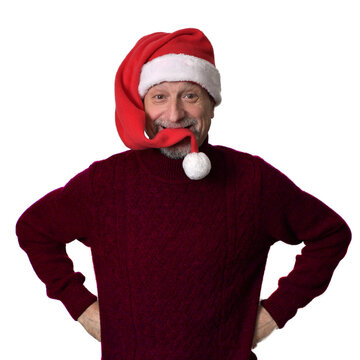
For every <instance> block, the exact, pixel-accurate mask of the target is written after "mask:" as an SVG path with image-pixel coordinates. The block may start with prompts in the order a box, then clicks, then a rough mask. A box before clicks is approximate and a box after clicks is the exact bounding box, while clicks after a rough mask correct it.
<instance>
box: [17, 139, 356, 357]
mask: <svg viewBox="0 0 360 360" xmlns="http://www.w3.org/2000/svg"><path fill="white" fill-rule="evenodd" d="M199 150H200V151H203V152H204V153H206V154H207V156H208V157H209V159H210V161H211V163H212V169H211V172H210V174H209V175H208V176H207V177H206V178H204V179H202V180H198V181H193V180H190V179H189V178H187V176H186V175H185V174H184V171H183V169H182V160H174V159H168V158H167V157H165V156H164V155H162V154H161V153H160V152H159V151H158V150H157V149H147V150H129V151H126V152H123V153H120V154H116V155H113V156H111V157H110V158H108V159H106V160H102V161H96V162H94V163H93V164H92V165H91V166H90V167H89V168H88V169H86V170H84V171H82V172H81V173H79V174H78V175H76V176H75V177H74V178H72V179H71V180H70V181H69V182H68V183H67V184H66V185H65V186H64V187H62V188H59V189H56V190H54V191H52V192H50V193H49V194H47V195H45V196H44V197H43V198H41V199H40V200H38V201H37V202H36V203H35V204H33V205H32V206H30V207H29V208H28V209H27V210H26V211H25V212H24V213H23V214H22V216H21V217H20V219H19V220H18V222H17V225H16V232H17V235H18V238H19V243H20V246H21V247H22V249H24V250H25V251H26V252H27V254H28V256H29V259H30V261H31V263H32V266H33V267H34V270H35V271H36V273H37V275H38V276H39V278H40V279H41V280H42V281H43V282H44V283H45V284H46V288H47V294H48V296H49V297H51V298H54V299H59V300H60V301H62V302H63V304H64V305H65V307H66V308H67V310H68V311H69V313H70V314H71V316H72V317H73V318H74V319H77V318H78V317H79V315H80V314H81V313H82V312H83V311H84V310H85V309H86V308H87V307H88V306H89V305H90V304H91V303H92V302H94V301H95V300H96V296H95V295H93V294H91V293H90V292H89V291H88V290H87V289H86V288H85V287H84V285H83V282H84V276H83V275H82V274H80V273H74V270H73V264H72V262H71V260H70V259H69V257H68V256H67V254H66V243H69V242H70V241H73V240H74V239H78V240H79V241H81V242H83V243H84V244H85V245H86V246H90V247H91V251H92V255H93V262H94V269H95V274H96V279H97V285H98V300H99V305H100V315H101V338H102V343H101V346H102V359H103V360H120V359H121V360H130V359H131V360H177V359H178V360H185V359H187V360H200V359H204V360H205V359H206V360H249V359H256V356H255V354H254V353H253V352H252V351H251V343H252V338H253V333H254V327H255V319H256V312H257V308H258V305H259V301H260V299H259V296H260V289H261V283H262V279H263V273H264V269H265V263H266V258H267V255H268V251H269V248H270V246H271V245H272V244H273V243H275V242H276V241H278V240H282V241H284V242H286V243H288V244H299V243H301V242H304V244H305V246H304V248H303V250H302V253H301V255H300V254H299V255H298V256H297V258H296V263H295V267H294V269H293V270H292V271H291V272H290V274H289V275H288V276H286V277H283V278H281V279H280V280H279V287H278V289H276V290H275V292H274V293H273V294H272V295H271V296H270V297H269V298H268V299H265V300H263V301H262V304H263V306H264V307H265V308H266V309H267V310H268V311H269V313H270V314H271V315H272V317H273V318H274V320H275V321H276V323H277V324H278V326H279V328H282V327H283V326H284V325H285V323H286V322H287V321H288V320H289V319H291V318H292V317H293V316H294V315H295V314H296V311H297V310H298V309H299V308H301V307H304V306H305V305H306V304H308V303H309V302H310V301H311V300H312V299H313V298H314V297H315V296H318V295H320V294H321V293H323V292H324V291H325V289H326V288H327V286H328V284H329V282H330V279H331V276H332V274H333V271H334V269H335V267H336V266H337V264H338V263H339V261H340V260H341V259H342V258H343V257H344V255H345V253H346V251H347V248H348V245H349V242H350V239H351V232H350V229H349V227H348V226H347V224H346V223H345V221H344V220H343V219H342V218H341V217H340V216H339V215H338V214H336V213H335V212H334V211H333V210H331V209H330V208H329V207H328V206H326V205H325V204H324V203H322V202H321V201H320V200H318V199H316V198H315V197H313V196H312V195H310V194H308V193H306V192H304V191H302V190H301V189H299V188H298V187H297V186H296V185H295V184H294V183H293V182H292V181H291V180H289V179H288V178H287V177H286V176H285V175H284V174H282V173H281V172H280V171H279V170H277V169H275V168H274V167H272V166H271V165H270V164H268V163H267V162H265V161H264V160H263V159H262V158H260V157H258V156H253V155H250V154H247V153H244V152H239V151H235V150H233V149H230V148H226V147H223V146H212V145H210V144H209V143H208V139H206V141H205V143H204V144H203V145H202V146H201V147H200V149H199Z"/></svg>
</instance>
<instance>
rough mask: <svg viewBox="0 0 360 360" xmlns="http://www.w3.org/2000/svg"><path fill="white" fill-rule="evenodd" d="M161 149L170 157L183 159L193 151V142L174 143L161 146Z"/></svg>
mask: <svg viewBox="0 0 360 360" xmlns="http://www.w3.org/2000/svg"><path fill="white" fill-rule="evenodd" d="M185 140H186V139H185ZM159 150H160V152H161V153H162V154H163V155H165V156H167V157H168V158H170V159H183V158H184V157H185V156H186V155H187V154H189V153H190V152H191V144H190V142H189V143H188V144H185V145H173V146H169V147H166V148H160V149H159Z"/></svg>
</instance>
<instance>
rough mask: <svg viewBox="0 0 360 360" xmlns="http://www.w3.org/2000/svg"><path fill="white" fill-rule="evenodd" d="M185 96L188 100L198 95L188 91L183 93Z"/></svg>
mask: <svg viewBox="0 0 360 360" xmlns="http://www.w3.org/2000/svg"><path fill="white" fill-rule="evenodd" d="M185 98H186V99H188V100H192V101H194V100H196V99H197V98H198V96H197V94H195V93H188V94H186V95H185Z"/></svg>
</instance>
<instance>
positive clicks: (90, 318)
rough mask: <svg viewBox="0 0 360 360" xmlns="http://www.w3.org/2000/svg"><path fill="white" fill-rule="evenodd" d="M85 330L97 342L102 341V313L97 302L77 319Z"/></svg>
mask: <svg viewBox="0 0 360 360" xmlns="http://www.w3.org/2000/svg"><path fill="white" fill-rule="evenodd" d="M77 321H78V322H79V323H80V324H81V325H82V326H83V327H84V328H85V330H86V331H87V332H88V333H89V334H90V335H91V336H93V337H94V338H95V339H96V340H98V341H101V336H100V334H101V333H100V312H99V303H98V302H97V301H95V302H94V303H93V304H91V305H90V306H89V307H88V308H87V309H86V310H85V311H84V312H83V313H82V314H81V315H80V316H79V318H78V319H77Z"/></svg>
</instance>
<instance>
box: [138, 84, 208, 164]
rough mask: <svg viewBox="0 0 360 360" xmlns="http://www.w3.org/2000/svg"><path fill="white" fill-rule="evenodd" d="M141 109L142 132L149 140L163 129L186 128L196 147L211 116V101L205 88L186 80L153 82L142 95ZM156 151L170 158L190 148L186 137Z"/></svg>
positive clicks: (187, 151) (206, 128)
mask: <svg viewBox="0 0 360 360" xmlns="http://www.w3.org/2000/svg"><path fill="white" fill-rule="evenodd" d="M144 109H145V118H146V123H145V131H146V134H147V135H148V136H149V138H150V139H152V138H153V137H154V136H155V135H156V134H157V133H158V132H159V131H161V130H163V129H165V128H188V129H189V130H190V131H192V132H193V134H194V135H195V137H196V140H197V143H198V146H199V147H200V146H201V145H202V143H203V142H204V140H205V138H206V136H207V133H208V131H209V128H210V125H211V119H212V118H213V117H214V102H213V100H212V98H211V97H210V96H209V94H208V93H207V91H206V90H205V89H203V88H202V87H201V86H200V85H197V84H194V83H191V82H187V81H175V82H162V83H160V84H158V85H154V86H153V87H151V88H150V89H149V91H148V92H147V93H146V95H145V97H144ZM160 151H161V152H162V153H163V154H164V155H166V156H168V157H170V158H173V159H181V158H183V157H185V156H186V155H187V154H188V153H190V151H191V144H190V137H186V138H185V139H183V140H182V141H180V142H179V143H177V144H175V145H173V146H170V147H167V148H160Z"/></svg>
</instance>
